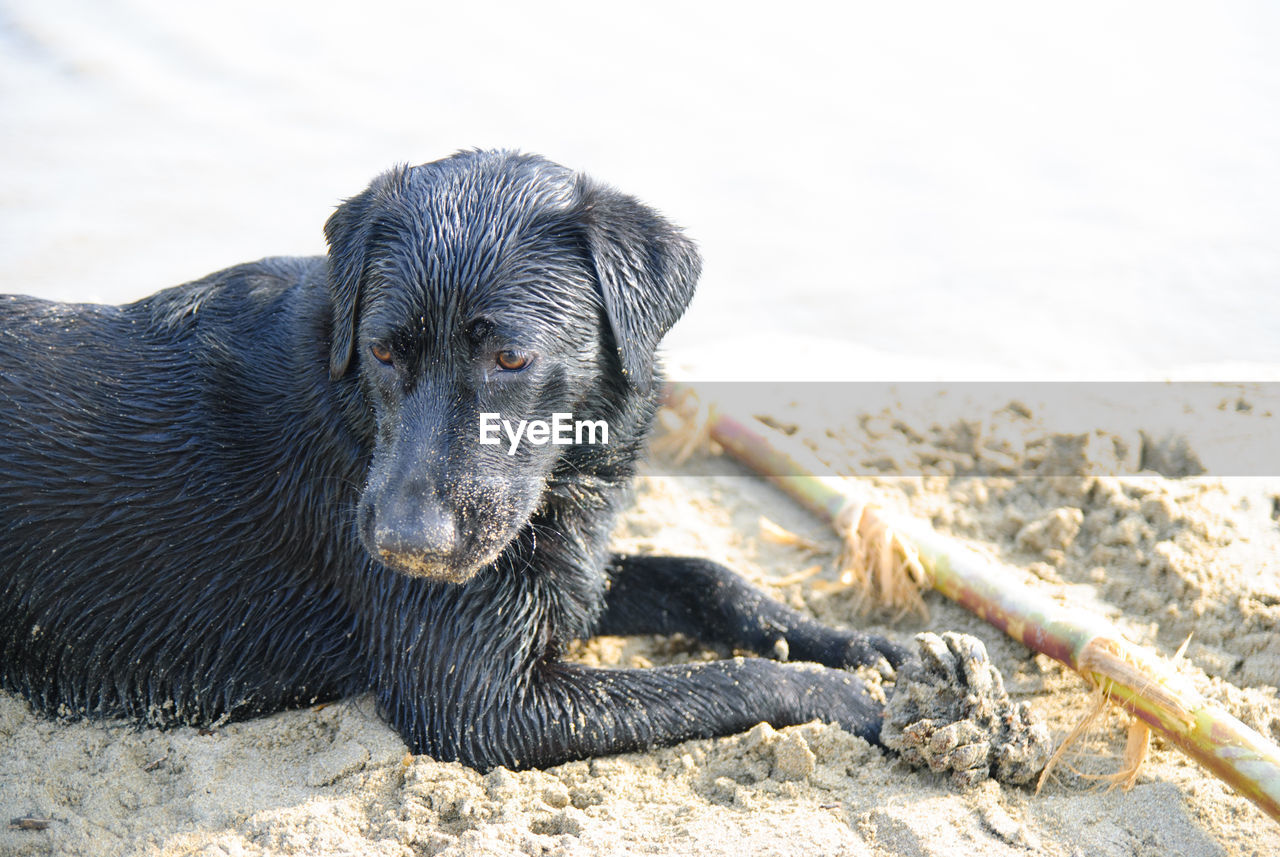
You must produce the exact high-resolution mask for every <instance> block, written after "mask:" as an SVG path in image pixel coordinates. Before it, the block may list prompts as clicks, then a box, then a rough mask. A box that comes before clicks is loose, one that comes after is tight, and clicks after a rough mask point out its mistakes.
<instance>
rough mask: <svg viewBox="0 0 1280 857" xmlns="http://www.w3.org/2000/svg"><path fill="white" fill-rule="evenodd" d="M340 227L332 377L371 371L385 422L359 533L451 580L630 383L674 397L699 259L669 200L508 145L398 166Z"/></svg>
mask: <svg viewBox="0 0 1280 857" xmlns="http://www.w3.org/2000/svg"><path fill="white" fill-rule="evenodd" d="M325 234H326V237H327V238H328V241H329V291H330V298H331V301H332V308H333V319H332V329H331V333H330V337H331V339H330V364H329V370H330V374H331V375H332V377H333V378H334V379H341V378H343V377H344V376H347V375H349V374H352V373H355V374H357V375H358V382H359V385H360V387H361V389H362V391H363V395H364V398H365V399H366V400H367V401H368V403H369V405H370V407H371V408H372V411H373V417H374V420H373V422H374V423H375V424H376V435H375V437H374V440H373V451H372V457H371V464H370V467H369V476H368V480H367V483H366V485H365V487H364V490H363V492H362V494H361V496H360V500H359V503H358V516H359V532H360V537H361V539H362V541H363V542H364V544H365V547H366V548H367V549H368V550H369V552H370V553H371V554H372V555H373V556H374V557H375V558H377V559H379V560H380V561H381V562H383V563H384V564H386V565H388V566H390V567H392V568H395V569H397V570H399V571H402V572H405V573H407V574H411V575H415V576H421V577H428V578H433V579H437V580H444V581H452V582H462V581H466V580H468V579H470V578H471V577H472V576H474V575H475V574H476V573H477V572H478V571H479V570H480V569H482V568H484V567H485V566H486V565H488V564H490V563H492V562H493V561H494V560H495V559H497V557H498V556H499V555H500V554H501V552H502V551H503V549H504V548H505V547H506V546H507V545H508V544H509V543H510V542H511V541H512V539H513V538H515V536H516V535H517V534H518V533H519V531H520V530H521V528H522V527H524V526H525V524H526V523H527V522H528V521H529V518H530V516H531V515H532V514H533V513H534V512H535V511H536V510H537V509H538V507H539V505H540V503H541V501H542V499H543V494H544V490H545V487H546V484H547V481H548V479H549V478H550V477H551V475H552V473H553V471H555V470H556V468H557V467H558V466H559V467H562V468H563V467H565V466H566V463H568V465H569V466H572V464H573V450H574V449H576V448H578V447H580V445H581V443H583V442H591V441H595V442H597V443H598V442H600V441H601V440H602V436H601V433H600V430H599V422H600V420H604V421H605V422H606V424H607V420H608V418H609V416H610V415H616V414H618V413H620V409H619V407H617V405H618V399H619V397H622V398H624V399H625V398H631V399H635V398H637V397H642V398H646V397H647V398H652V397H654V396H656V395H657V390H656V389H655V372H656V370H655V356H654V352H655V350H656V348H657V345H658V342H659V340H660V339H661V338H662V336H663V335H664V334H665V333H666V332H667V330H668V329H669V328H670V327H671V325H673V324H674V323H675V322H676V320H677V319H678V318H679V317H680V315H681V313H682V312H683V311H684V309H685V307H686V306H687V305H688V303H689V300H690V298H691V297H692V295H693V288H694V284H695V282H696V280H697V276H698V272H699V259H698V255H697V252H696V250H695V249H694V247H693V244H692V243H691V242H690V241H689V240H688V239H686V238H685V237H683V235H681V234H680V232H679V231H678V230H677V229H675V228H674V227H673V226H672V225H671V224H669V223H668V222H667V221H665V220H664V219H663V218H662V217H661V216H659V215H658V214H657V213H656V212H654V211H653V210H651V209H649V208H647V207H645V206H644V205H642V204H640V203H639V202H637V201H636V200H634V199H632V198H631V197H628V196H625V195H623V194H621V193H618V192H617V191H614V190H612V189H611V188H608V187H605V186H602V185H599V184H596V183H594V182H592V181H591V180H589V179H587V178H586V177H584V176H581V175H578V174H575V173H573V172H571V171H569V170H567V169H565V168H563V167H560V166H558V165H556V164H553V163H551V162H549V161H546V160H544V159H542V158H538V157H533V156H527V155H517V154H512V153H506V152H466V153H460V154H458V155H455V156H453V157H452V158H447V159H445V160H443V161H437V162H435V163H431V164H425V165H423V166H419V167H413V168H400V169H395V170H392V171H390V172H388V173H386V174H384V175H382V176H380V177H379V178H378V179H376V180H375V181H374V182H373V184H372V185H371V186H370V187H369V188H368V189H367V190H365V191H364V192H363V193H361V194H359V195H358V196H356V197H354V198H352V199H350V200H348V201H347V202H345V203H343V204H342V205H341V206H340V207H339V208H338V210H337V211H336V212H334V214H333V216H332V217H331V218H330V219H329V222H328V223H327V224H326V225H325ZM610 403H612V405H611V404H610ZM557 415H560V416H559V417H557ZM539 422H541V423H545V424H546V425H547V427H548V428H549V429H550V431H551V436H550V437H547V435H546V434H545V433H544V430H543V429H541V428H540V426H539V425H538V423H539ZM579 424H589V425H587V426H586V428H585V430H584V429H580V428H579ZM609 428H610V429H612V430H613V431H614V432H616V431H618V429H619V428H622V427H619V426H610V427H609ZM531 429H532V430H533V431H534V435H532V436H531V435H530V434H529V431H530V430H531ZM517 432H518V433H519V434H518V437H519V440H516V439H515V437H516V433H517ZM593 433H594V434H593ZM539 439H541V442H538V441H539ZM568 439H571V440H570V442H569V443H567V444H561V443H559V442H558V441H560V440H568ZM495 440H496V442H495ZM623 440H626V439H624V438H618V437H616V436H614V437H611V438H610V442H613V443H618V442H620V441H623Z"/></svg>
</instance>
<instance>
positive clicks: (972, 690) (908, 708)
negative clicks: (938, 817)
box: [880, 633, 1051, 787]
mask: <svg viewBox="0 0 1280 857" xmlns="http://www.w3.org/2000/svg"><path fill="white" fill-rule="evenodd" d="M916 645H917V647H918V648H919V657H918V658H912V659H911V660H910V661H908V662H907V663H906V664H905V665H904V666H903V667H902V669H901V670H899V672H898V680H897V684H896V686H895V688H894V690H893V691H892V693H891V695H890V697H889V705H888V707H887V710H886V713H885V719H884V725H883V726H882V727H881V730H880V742H881V743H882V744H884V746H886V747H888V748H889V749H891V750H896V751H897V752H898V753H900V754H901V755H902V758H903V760H904V761H906V762H907V763H908V764H911V765H914V766H916V767H924V766H926V765H927V766H928V767H929V768H930V769H931V770H933V771H937V772H939V773H942V772H946V771H949V772H951V777H952V779H953V780H954V781H955V783H956V784H957V785H960V786H964V787H968V786H973V785H976V784H977V783H979V782H981V781H982V780H984V779H986V778H987V777H989V776H990V777H995V778H996V779H998V780H1002V781H1004V782H1009V783H1025V782H1028V781H1030V780H1031V778H1032V777H1034V776H1035V775H1036V774H1037V773H1039V771H1040V769H1041V768H1043V767H1044V765H1045V762H1046V761H1048V758H1049V752H1050V749H1051V747H1050V741H1049V733H1048V730H1046V729H1045V727H1044V726H1043V725H1042V724H1039V723H1035V722H1033V721H1032V718H1031V711H1030V707H1029V706H1028V705H1027V703H1025V702H1020V703H1018V704H1016V705H1015V704H1014V703H1013V702H1012V701H1011V700H1010V699H1009V696H1008V694H1007V693H1005V689H1004V681H1003V679H1001V677H1000V672H999V670H997V669H996V668H995V666H994V665H993V664H992V663H991V660H990V658H989V657H988V656H987V650H986V647H985V646H983V644H982V641H981V640H979V639H977V638H976V637H971V636H968V635H967V634H954V633H946V634H943V635H942V636H938V635H937V634H929V633H925V634H919V635H917V636H916Z"/></svg>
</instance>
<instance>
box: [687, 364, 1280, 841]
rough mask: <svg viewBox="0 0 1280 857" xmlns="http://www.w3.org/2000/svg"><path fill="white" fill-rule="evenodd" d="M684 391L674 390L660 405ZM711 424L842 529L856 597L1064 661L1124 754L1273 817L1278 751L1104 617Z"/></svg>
mask: <svg viewBox="0 0 1280 857" xmlns="http://www.w3.org/2000/svg"><path fill="white" fill-rule="evenodd" d="M685 390H687V388H683V387H680V386H679V385H673V387H672V389H671V390H669V391H668V401H672V400H674V399H675V398H678V397H679V396H680V395H681V394H682V393H683V392H684V391H685ZM708 417H709V436H710V437H711V438H712V439H713V440H715V441H716V442H717V443H718V444H719V445H720V446H721V447H723V448H724V450H725V451H726V452H728V453H729V454H730V455H732V456H733V457H734V458H736V459H737V460H738V461H740V462H742V463H743V464H745V465H746V466H747V467H749V468H751V469H752V470H754V471H756V472H757V473H761V474H764V475H765V476H766V478H768V479H769V481H771V482H773V483H774V484H775V485H777V486H778V487H779V488H781V489H782V490H783V491H784V492H786V493H787V494H788V495H789V496H790V497H792V498H793V499H794V500H796V501H797V502H799V503H800V504H801V505H802V506H804V507H805V508H806V509H808V510H809V511H810V512H813V513H814V514H815V515H817V516H818V517H820V518H823V519H824V520H826V521H827V522H829V523H830V524H832V525H833V526H834V527H835V528H836V529H837V530H838V531H839V532H840V533H841V535H842V536H843V537H844V539H845V544H846V549H845V552H844V558H843V562H844V567H843V569H842V571H843V573H844V574H845V575H860V577H857V578H856V579H855V582H856V583H858V584H859V585H860V586H861V587H862V589H863V592H864V595H867V596H870V595H872V594H873V593H874V594H876V595H878V596H879V597H880V599H881V600H883V601H886V602H887V603H889V604H891V605H893V606H897V607H898V608H899V609H900V610H903V611H907V610H923V600H922V599H920V594H919V590H920V588H921V587H923V586H931V587H933V588H934V589H936V590H937V591H939V592H940V593H942V594H943V595H945V596H946V597H948V598H950V599H951V600H953V601H956V602H957V603H959V604H961V605H963V606H964V607H966V608H967V609H969V610H971V611H972V612H974V613H976V614H977V615H978V616H980V617H981V618H982V619H984V620H986V621H987V622H990V623H991V624H992V625H995V626H996V627H997V628H999V629H1000V630H1002V631H1004V632H1005V633H1006V634H1008V635H1009V636H1010V637H1013V638H1014V639H1015V640H1018V641H1019V642H1021V643H1022V644H1023V645H1025V646H1027V647H1028V648H1030V649H1033V650H1034V651H1037V652H1041V653H1043V654H1046V655H1049V656H1050V657H1052V658H1054V659H1056V660H1058V661H1061V662H1062V663H1064V664H1066V665H1067V666H1068V667H1070V668H1071V669H1073V670H1075V671H1076V672H1077V673H1079V674H1080V675H1081V676H1083V677H1084V679H1085V680H1086V681H1088V682H1089V683H1090V684H1091V685H1093V686H1094V687H1095V688H1097V689H1099V691H1100V692H1101V694H1102V695H1103V697H1104V698H1106V699H1109V700H1110V701H1111V702H1113V703H1115V704H1116V705H1119V706H1120V707H1121V708H1123V709H1124V710H1125V711H1127V712H1129V713H1130V714H1131V715H1133V716H1134V717H1135V718H1136V721H1135V724H1134V728H1132V729H1131V731H1130V742H1129V743H1130V745H1131V746H1130V748H1129V751H1128V753H1129V754H1130V755H1133V756H1137V757H1139V758H1140V755H1141V747H1136V746H1134V745H1137V744H1141V745H1142V746H1143V747H1144V746H1145V736H1146V734H1147V730H1154V731H1156V732H1158V733H1159V734H1161V735H1162V736H1163V737H1164V738H1165V739H1166V740H1168V741H1169V742H1170V743H1172V744H1173V745H1174V746H1176V747H1178V748H1179V749H1181V750H1182V751H1183V752H1184V753H1186V754H1187V755H1188V756H1190V757H1191V758H1193V759H1195V760H1196V761H1197V762H1199V763H1200V764H1201V765H1202V766H1204V767H1205V768H1207V769H1208V770H1209V771H1211V772H1212V773H1213V774H1214V775H1215V776H1217V777H1218V778H1219V779H1221V780H1222V781H1223V782H1225V783H1227V784H1228V785H1230V786H1231V787H1232V788H1233V789H1235V790H1236V791H1237V792H1239V793H1240V794H1242V795H1244V796H1245V797H1247V798H1249V799H1250V800H1251V801H1253V802H1254V803H1255V804H1257V805H1258V806H1259V807H1260V808H1261V809H1262V810H1263V811H1264V812H1266V813H1267V814H1268V815H1270V816H1271V817H1272V818H1273V819H1275V820H1277V821H1280V747H1277V746H1276V745H1275V744H1274V743H1272V742H1271V741H1268V740H1267V739H1266V738H1264V737H1262V736H1261V735H1259V734H1258V733H1257V732H1255V731H1254V730H1253V729H1250V728H1249V727H1248V726H1246V725H1245V724H1243V723H1241V722H1240V721H1239V720H1237V719H1236V718H1235V717H1232V716H1231V715H1230V714H1229V713H1227V712H1226V711H1224V710H1222V709H1221V708H1220V707H1219V706H1217V705H1215V704H1214V703H1212V702H1210V701H1208V700H1206V699H1205V698H1204V697H1203V696H1202V695H1201V694H1200V693H1199V692H1198V691H1196V690H1195V688H1193V687H1192V686H1191V684H1190V682H1188V681H1187V680H1186V679H1185V678H1184V677H1182V676H1181V675H1179V674H1178V672H1177V671H1176V670H1175V669H1174V668H1173V666H1172V665H1171V664H1170V663H1169V662H1168V661H1167V660H1166V659H1164V658H1162V657H1160V656H1159V655H1156V654H1154V653H1152V652H1149V651H1147V650H1145V649H1143V648H1141V647H1139V646H1135V645H1133V644H1132V643H1129V642H1128V641H1126V640H1125V639H1124V638H1123V636H1122V635H1121V634H1120V632H1119V630H1118V629H1117V628H1115V626H1113V625H1112V624H1111V623H1110V622H1108V621H1106V620H1105V619H1102V618H1101V617H1098V616H1095V615H1093V614H1092V613H1090V612H1088V611H1086V610H1083V609H1080V608H1075V607H1070V606H1066V605H1062V604H1059V603H1057V602H1056V601H1054V600H1052V599H1051V598H1049V597H1047V596H1045V595H1043V594H1041V593H1039V592H1037V591H1035V590H1033V589H1031V588H1029V587H1027V586H1024V585H1023V584H1022V582H1021V581H1020V575H1019V574H1018V572H1017V571H1015V570H1014V569H1011V568H1009V567H1008V566H1004V565H1003V564H1001V563H999V562H996V561H994V560H991V559H989V558H987V557H984V556H982V555H981V554H979V553H978V552H977V551H975V550H973V549H972V548H969V547H967V546H966V545H964V544H962V543H961V542H959V541H957V540H955V539H952V538H950V537H947V536H945V535H942V534H940V533H938V532H936V531H935V530H933V528H932V527H930V526H928V525H927V524H925V523H923V522H921V521H918V520H915V519H912V518H909V517H905V516H897V517H895V516H891V515H889V514H886V513H885V512H883V511H881V510H879V509H876V508H874V507H872V506H870V505H868V504H867V503H865V502H861V501H859V500H858V499H856V498H855V497H853V496H852V495H851V493H850V488H851V487H852V484H853V480H851V479H846V478H841V477H824V476H819V475H817V474H818V473H820V472H821V470H822V469H823V468H822V465H821V463H820V462H818V461H817V459H816V458H815V457H814V456H813V455H812V453H810V452H809V451H808V450H807V449H805V448H804V447H803V446H801V445H800V444H798V443H796V442H794V441H793V440H791V439H790V438H788V437H786V436H784V435H781V434H780V433H777V432H772V431H769V430H767V429H765V428H764V426H763V425H762V424H761V423H759V421H757V420H754V419H750V418H735V417H733V416H728V415H725V414H716V413H714V411H713V410H712V411H711V412H710V413H709V414H708ZM762 430H763V431H762ZM765 431H769V436H766V434H765V433H764V432H765ZM1130 782H1131V778H1130Z"/></svg>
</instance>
